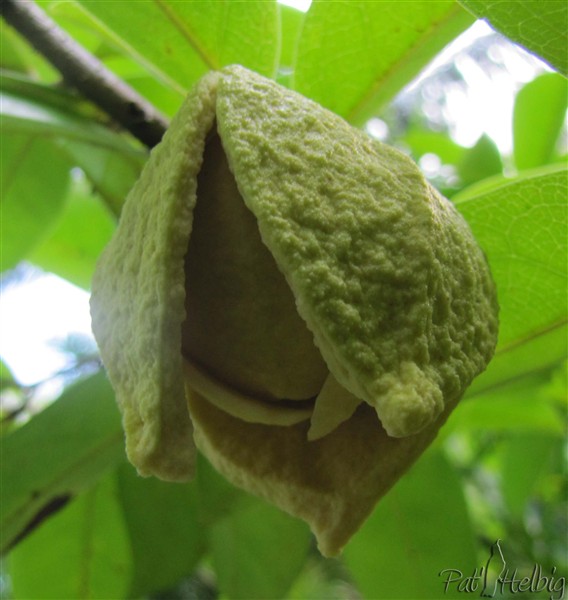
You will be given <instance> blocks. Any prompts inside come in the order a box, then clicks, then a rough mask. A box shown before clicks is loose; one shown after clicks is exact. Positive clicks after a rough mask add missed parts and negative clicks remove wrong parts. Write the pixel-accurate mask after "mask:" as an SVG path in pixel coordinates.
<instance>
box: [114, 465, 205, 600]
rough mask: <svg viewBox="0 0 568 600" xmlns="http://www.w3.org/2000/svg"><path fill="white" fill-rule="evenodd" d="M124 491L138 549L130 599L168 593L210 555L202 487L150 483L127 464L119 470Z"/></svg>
mask: <svg viewBox="0 0 568 600" xmlns="http://www.w3.org/2000/svg"><path fill="white" fill-rule="evenodd" d="M118 490H119V499H120V505H121V509H122V512H123V514H124V520H125V523H126V528H127V531H128V535H129V538H130V544H131V547H132V557H133V578H132V584H131V588H130V590H129V591H130V594H129V595H130V596H131V597H135V598H137V597H140V596H144V595H146V594H149V593H151V592H156V591H159V590H164V589H167V588H168V587H171V586H172V585H174V584H175V583H177V582H178V581H179V580H180V579H182V578H183V577H187V576H189V575H190V574H191V573H192V571H193V570H194V568H195V566H196V564H197V561H198V560H199V559H200V558H201V555H202V554H203V551H204V550H205V532H204V530H203V528H202V527H201V525H200V522H199V514H198V505H197V485H196V484H195V483H193V484H174V483H165V482H163V481H160V480H158V479H156V478H153V477H152V478H148V479H144V478H141V477H139V476H138V475H137V474H136V472H135V470H134V468H133V467H132V466H131V465H128V464H125V465H123V466H121V467H120V468H119V471H118ZM156 565H160V567H159V568H156Z"/></svg>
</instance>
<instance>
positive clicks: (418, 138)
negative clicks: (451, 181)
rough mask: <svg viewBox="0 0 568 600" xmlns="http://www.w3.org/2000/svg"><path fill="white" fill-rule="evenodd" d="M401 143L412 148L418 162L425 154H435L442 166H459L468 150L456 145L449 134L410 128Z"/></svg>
mask: <svg viewBox="0 0 568 600" xmlns="http://www.w3.org/2000/svg"><path fill="white" fill-rule="evenodd" d="M401 141H402V142H403V143H404V144H408V146H410V150H411V151H412V155H413V156H414V157H415V158H416V160H419V159H420V158H421V157H422V156H424V155H425V154H435V155H436V156H437V157H438V158H439V159H440V161H441V162H442V164H446V165H457V164H458V163H459V162H460V161H461V160H462V157H463V154H464V152H466V149H465V148H464V147H463V146H460V145H459V144H456V143H455V142H454V141H453V140H452V138H451V137H450V136H449V134H447V133H441V132H438V131H429V130H425V129H422V128H416V127H412V128H410V129H409V130H408V132H407V133H406V134H405V135H404V137H403V138H402V140H401Z"/></svg>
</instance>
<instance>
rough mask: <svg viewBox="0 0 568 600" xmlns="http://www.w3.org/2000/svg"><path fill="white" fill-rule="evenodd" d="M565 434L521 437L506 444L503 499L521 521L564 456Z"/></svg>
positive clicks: (526, 435) (533, 434) (508, 440)
mask: <svg viewBox="0 0 568 600" xmlns="http://www.w3.org/2000/svg"><path fill="white" fill-rule="evenodd" d="M563 433H564V432H563V431H561V432H560V433H559V435H555V436H551V435H545V434H538V433H532V434H527V433H521V434H517V435H514V436H512V437H510V438H509V439H507V440H506V441H505V442H504V447H503V448H502V452H503V467H502V470H501V481H502V489H503V496H504V498H505V501H506V502H507V505H508V507H509V510H510V511H511V512H512V513H513V515H515V516H516V517H518V518H522V516H523V513H524V511H525V509H526V506H527V502H528V501H529V500H530V499H531V498H532V497H533V496H534V495H535V494H536V493H538V490H539V488H540V487H541V484H542V480H543V478H545V477H546V476H547V475H548V474H550V473H551V471H552V467H553V466H554V464H556V463H558V461H557V460H555V457H556V456H559V457H561V456H562V453H563Z"/></svg>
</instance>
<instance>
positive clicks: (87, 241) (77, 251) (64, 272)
mask: <svg viewBox="0 0 568 600" xmlns="http://www.w3.org/2000/svg"><path fill="white" fill-rule="evenodd" d="M114 229H115V220H114V219H113V218H112V216H111V215H110V213H109V212H108V211H107V210H106V208H105V207H104V205H103V204H102V202H101V201H100V199H99V198H98V197H97V196H96V195H94V194H92V193H91V192H90V190H89V189H88V182H87V181H86V180H85V178H84V177H82V178H80V177H75V179H74V181H73V185H72V187H71V190H70V193H69V197H68V199H67V202H66V206H65V210H64V212H63V214H62V216H61V219H60V221H59V223H58V225H57V228H56V229H55V231H54V232H53V234H52V235H51V236H50V237H49V238H48V239H46V240H45V241H44V242H43V243H42V244H41V245H40V246H38V247H37V248H36V249H35V250H34V251H33V252H32V253H31V254H30V255H29V260H30V261H31V262H32V263H34V264H36V265H38V266H39V267H41V268H42V269H43V270H45V271H50V272H52V273H55V274H57V275H59V276H60V277H63V278H64V279H67V280H68V281H71V282H72V283H74V284H75V285H77V286H79V287H82V288H84V289H89V288H90V285H91V279H92V276H93V272H94V269H95V264H96V261H97V260H98V257H99V255H100V253H101V252H102V250H103V248H104V247H105V245H106V244H107V242H108V241H109V239H110V237H111V236H112V233H113V231H114Z"/></svg>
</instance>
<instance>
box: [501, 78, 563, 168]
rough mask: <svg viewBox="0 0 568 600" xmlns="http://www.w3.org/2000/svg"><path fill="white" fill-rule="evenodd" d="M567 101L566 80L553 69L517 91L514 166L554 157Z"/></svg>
mask: <svg viewBox="0 0 568 600" xmlns="http://www.w3.org/2000/svg"><path fill="white" fill-rule="evenodd" d="M567 102H568V82H567V81H566V79H564V77H562V76H560V75H558V74H556V73H546V74H544V75H541V76H540V77H537V78H536V79H534V80H533V81H531V82H530V83H527V84H526V85H525V86H524V87H523V88H522V89H521V90H520V91H519V93H518V94H517V97H516V99H515V110H514V113H513V134H514V141H515V144H514V155H515V164H516V166H517V169H532V168H534V167H540V166H542V165H545V164H547V163H548V162H550V161H551V159H553V158H554V153H555V150H556V144H557V142H558V137H559V135H560V132H561V129H562V124H563V123H564V120H565V118H566V105H567Z"/></svg>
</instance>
